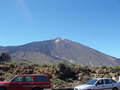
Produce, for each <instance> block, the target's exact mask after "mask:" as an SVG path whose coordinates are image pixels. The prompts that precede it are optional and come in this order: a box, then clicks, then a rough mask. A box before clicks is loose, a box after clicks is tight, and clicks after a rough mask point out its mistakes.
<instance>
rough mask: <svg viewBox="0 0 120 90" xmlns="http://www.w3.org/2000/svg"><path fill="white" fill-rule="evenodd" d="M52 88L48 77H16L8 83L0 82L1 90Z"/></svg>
mask: <svg viewBox="0 0 120 90" xmlns="http://www.w3.org/2000/svg"><path fill="white" fill-rule="evenodd" d="M48 88H50V81H49V79H48V77H47V75H16V76H15V77H14V78H12V79H11V80H9V81H8V82H0V90H43V89H48Z"/></svg>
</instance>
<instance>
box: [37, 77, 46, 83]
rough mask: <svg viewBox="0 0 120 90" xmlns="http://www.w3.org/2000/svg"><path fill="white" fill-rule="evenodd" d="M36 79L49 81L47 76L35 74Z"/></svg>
mask: <svg viewBox="0 0 120 90" xmlns="http://www.w3.org/2000/svg"><path fill="white" fill-rule="evenodd" d="M35 79H36V81H38V82H47V81H48V78H47V77H45V76H35Z"/></svg>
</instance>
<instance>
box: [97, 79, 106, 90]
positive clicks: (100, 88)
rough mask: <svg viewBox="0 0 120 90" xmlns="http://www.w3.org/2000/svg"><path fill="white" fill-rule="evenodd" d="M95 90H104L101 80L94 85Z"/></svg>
mask: <svg viewBox="0 0 120 90" xmlns="http://www.w3.org/2000/svg"><path fill="white" fill-rule="evenodd" d="M95 90H105V86H104V80H103V79H100V80H98V81H97V83H96V84H95Z"/></svg>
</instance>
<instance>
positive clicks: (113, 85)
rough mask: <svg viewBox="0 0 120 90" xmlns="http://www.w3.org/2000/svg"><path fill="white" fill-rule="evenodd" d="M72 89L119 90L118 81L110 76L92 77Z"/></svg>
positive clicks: (119, 84)
mask: <svg viewBox="0 0 120 90" xmlns="http://www.w3.org/2000/svg"><path fill="white" fill-rule="evenodd" d="M74 90H120V83H118V82H117V81H115V80H112V79H111V78H94V79H92V80H90V81H88V82H87V83H86V84H83V85H78V86H76V87H75V88H74Z"/></svg>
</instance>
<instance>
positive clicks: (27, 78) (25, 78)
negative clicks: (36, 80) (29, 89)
mask: <svg viewBox="0 0 120 90" xmlns="http://www.w3.org/2000/svg"><path fill="white" fill-rule="evenodd" d="M24 81H25V82H32V81H33V77H32V76H25V77H24Z"/></svg>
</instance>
